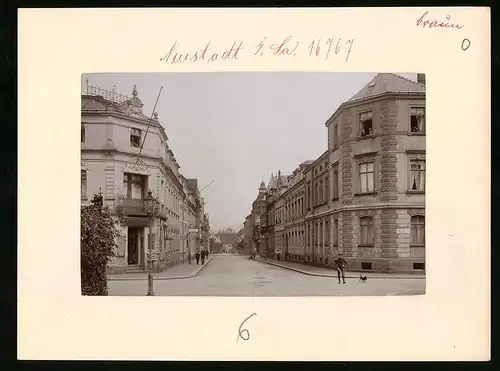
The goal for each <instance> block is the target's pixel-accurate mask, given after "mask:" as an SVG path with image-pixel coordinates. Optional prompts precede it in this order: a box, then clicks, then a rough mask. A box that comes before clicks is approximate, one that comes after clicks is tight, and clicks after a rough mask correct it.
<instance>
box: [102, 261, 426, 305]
mask: <svg viewBox="0 0 500 371" xmlns="http://www.w3.org/2000/svg"><path fill="white" fill-rule="evenodd" d="M346 281H347V283H346V284H345V285H344V284H340V285H339V284H338V283H337V279H336V278H332V277H315V276H310V275H305V274H303V273H299V272H295V271H292V270H288V269H284V268H280V267H277V266H273V265H269V264H266V263H263V262H259V261H253V260H249V259H248V257H247V256H238V255H216V256H214V257H213V258H212V260H211V261H210V262H209V263H208V264H207V266H206V267H204V268H203V269H202V270H201V271H200V273H199V274H198V275H196V276H195V277H193V278H186V279H172V280H155V282H154V289H155V294H156V295H157V296H358V295H363V296H377V295H414V294H424V293H425V279H412V278H408V279H401V278H399V279H390V278H389V279H368V281H367V283H361V282H359V279H357V278H348V279H347V280H346ZM108 285H109V295H111V296H144V295H146V292H147V281H145V280H127V281H109V282H108Z"/></svg>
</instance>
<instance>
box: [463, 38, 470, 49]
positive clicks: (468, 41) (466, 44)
mask: <svg viewBox="0 0 500 371" xmlns="http://www.w3.org/2000/svg"><path fill="white" fill-rule="evenodd" d="M469 46H470V40H469V39H463V40H462V50H463V51H466V50H467V49H469Z"/></svg>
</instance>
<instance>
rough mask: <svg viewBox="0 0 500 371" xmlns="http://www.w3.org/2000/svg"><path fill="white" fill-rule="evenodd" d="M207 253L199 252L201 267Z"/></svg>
mask: <svg viewBox="0 0 500 371" xmlns="http://www.w3.org/2000/svg"><path fill="white" fill-rule="evenodd" d="M206 254H207V252H206V251H205V250H201V265H203V264H205V256H206Z"/></svg>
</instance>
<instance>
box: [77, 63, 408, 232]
mask: <svg viewBox="0 0 500 371" xmlns="http://www.w3.org/2000/svg"><path fill="white" fill-rule="evenodd" d="M375 75H376V74H375V73H316V72H223V73H215V72H212V73H179V74H174V73H158V74H152V73H147V74H146V73H145V74H91V75H84V77H83V79H82V88H83V85H85V79H88V83H89V84H90V85H98V86H100V87H102V88H105V89H109V90H111V89H112V88H113V86H115V89H116V91H117V92H119V93H122V94H126V95H130V96H131V95H132V89H133V86H134V84H135V85H137V90H138V92H139V96H138V97H139V98H140V99H141V100H142V103H143V104H144V107H143V111H144V113H145V114H146V115H148V116H149V115H151V111H152V109H153V106H154V104H155V101H156V97H157V95H158V92H159V90H160V86H163V90H162V93H161V96H160V100H159V102H158V106H157V109H156V111H157V112H158V117H159V120H160V123H161V124H162V125H163V127H164V128H165V130H166V133H167V135H168V137H169V146H170V148H172V150H173V152H174V154H175V157H176V159H177V161H178V162H179V165H180V167H181V168H180V171H181V173H182V174H183V175H184V176H185V177H186V178H198V183H199V187H200V188H203V187H204V186H205V185H206V184H208V183H210V182H211V181H212V180H214V181H215V182H214V183H213V184H212V185H210V186H209V187H207V188H206V189H205V190H204V191H203V192H202V195H203V197H204V199H205V202H206V203H205V208H206V212H208V214H209V217H210V224H211V228H212V229H219V228H227V227H230V228H233V229H234V230H238V229H240V228H242V227H243V221H244V219H245V217H246V216H247V215H248V214H249V213H250V210H251V204H252V202H253V200H254V199H255V197H256V196H257V193H258V187H259V184H260V182H261V181H262V178H263V177H264V180H265V181H266V184H267V181H268V180H269V177H270V175H271V173H275V174H276V173H277V172H278V170H281V173H282V174H289V173H291V172H292V171H293V170H294V169H295V168H296V167H297V166H298V165H299V164H300V163H301V162H302V161H305V160H315V159H316V158H317V157H318V156H319V155H321V154H322V153H323V152H324V151H325V150H326V149H327V143H328V137H327V129H326V127H325V125H324V124H325V121H326V120H327V119H328V118H329V117H330V116H331V115H332V114H333V112H334V111H335V110H336V109H337V108H338V106H339V105H340V104H341V103H342V102H343V101H346V100H348V99H349V98H350V97H352V96H353V95H354V94H355V93H356V92H357V91H358V90H359V89H361V88H362V87H363V86H364V85H366V84H367V83H368V82H369V81H370V80H371V79H372V78H373V77H374V76H375ZM399 75H402V76H404V77H407V78H410V79H412V80H416V74H399Z"/></svg>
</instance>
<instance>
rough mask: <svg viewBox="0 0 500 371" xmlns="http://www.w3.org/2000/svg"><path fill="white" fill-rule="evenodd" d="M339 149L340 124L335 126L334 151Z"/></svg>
mask: <svg viewBox="0 0 500 371" xmlns="http://www.w3.org/2000/svg"><path fill="white" fill-rule="evenodd" d="M372 125H373V121H372ZM338 147H339V126H338V123H335V124H333V149H334V150H335V149H337V148H338Z"/></svg>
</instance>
